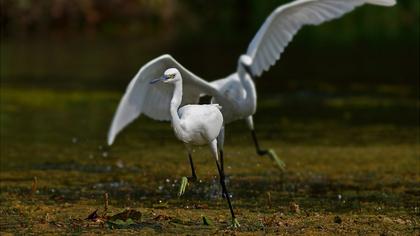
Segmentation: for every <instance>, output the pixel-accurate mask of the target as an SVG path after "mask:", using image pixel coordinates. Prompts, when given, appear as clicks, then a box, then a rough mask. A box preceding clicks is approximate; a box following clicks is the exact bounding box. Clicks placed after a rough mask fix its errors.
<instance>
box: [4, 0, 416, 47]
mask: <svg viewBox="0 0 420 236" xmlns="http://www.w3.org/2000/svg"><path fill="white" fill-rule="evenodd" d="M287 2H290V1H285V0H266V1H259V0H227V1H204V0H194V1H185V0H172V1H164V0H126V1H123V0H109V1H102V0H2V1H0V7H1V11H2V14H1V17H0V19H1V28H2V33H3V34H2V35H3V36H4V37H10V36H23V37H26V36H27V35H31V36H32V35H43V36H45V35H49V34H53V35H65V36H68V35H69V34H80V33H83V34H98V33H99V34H105V35H114V36H124V35H145V34H148V33H155V31H164V32H165V35H166V36H167V37H174V36H175V37H176V35H187V36H189V35H190V34H193V35H195V36H196V37H200V38H202V35H205V38H207V39H211V40H215V39H216V40H219V41H223V40H237V38H241V37H242V36H247V37H245V38H246V40H249V39H248V38H249V37H251V36H252V35H253V34H254V33H255V31H256V30H257V29H258V28H259V27H260V25H261V24H262V22H263V21H264V19H265V18H266V17H267V15H268V14H269V13H270V12H271V11H272V10H273V9H275V8H276V7H277V6H279V5H281V4H284V3H287ZM419 16H420V14H419V1H418V0H400V1H399V2H398V5H397V6H396V7H393V8H391V9H386V10H384V8H382V7H372V6H370V7H363V8H361V9H359V10H357V11H356V12H355V13H352V14H349V15H348V16H346V17H345V18H344V19H340V21H339V23H337V24H334V25H330V26H328V25H327V26H326V27H322V28H321V29H318V28H317V29H316V30H309V31H308V32H305V33H306V36H305V37H301V38H303V39H305V40H311V41H312V40H317V41H318V42H319V43H322V42H324V41H325V40H328V41H331V40H332V38H333V41H334V42H351V41H354V40H355V39H360V40H374V41H375V40H380V41H383V40H385V41H386V40H395V39H398V40H404V41H410V42H417V41H418V35H419V27H418V23H419ZM343 27H345V28H346V29H347V30H346V31H345V32H342V31H341V30H340V29H342V28H343ZM338 32H341V33H338Z"/></svg>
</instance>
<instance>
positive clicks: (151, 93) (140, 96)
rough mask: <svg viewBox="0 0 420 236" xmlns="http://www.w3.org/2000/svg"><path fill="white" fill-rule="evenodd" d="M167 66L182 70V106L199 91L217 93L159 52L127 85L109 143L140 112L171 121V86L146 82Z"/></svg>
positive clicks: (193, 101) (209, 93) (198, 95)
mask: <svg viewBox="0 0 420 236" xmlns="http://www.w3.org/2000/svg"><path fill="white" fill-rule="evenodd" d="M169 68H177V69H178V70H179V72H180V73H181V76H182V81H183V97H182V105H186V104H194V103H198V100H199V98H200V94H201V93H205V94H208V95H216V94H217V91H216V90H215V89H214V88H213V87H212V86H211V85H210V84H209V83H208V82H206V81H204V80H203V79H201V78H199V77H198V76H196V75H195V74H193V73H191V72H190V71H188V70H187V69H185V68H184V67H183V66H182V65H181V64H179V63H178V62H177V61H176V60H175V59H174V58H172V57H171V56H170V55H162V56H160V57H158V58H156V59H154V60H152V61H150V62H148V63H147V64H146V65H144V66H143V67H142V68H141V69H140V70H139V72H138V73H137V74H136V76H134V78H133V79H132V80H131V82H130V84H129V85H128V87H127V90H126V92H125V94H124V96H123V97H122V99H121V101H120V104H119V105H118V108H117V111H116V113H115V115H114V119H113V120H112V124H111V128H110V130H109V132H108V144H109V145H111V144H112V143H113V142H114V139H115V137H116V135H117V134H118V133H119V132H120V131H121V130H122V129H123V128H124V127H126V126H127V125H128V124H130V123H131V122H132V121H133V120H134V119H136V118H137V117H139V116H140V114H145V115H146V116H148V117H150V118H152V119H155V120H161V121H169V120H170V113H169V107H170V101H171V99H172V94H173V88H172V87H171V86H168V85H167V84H164V83H157V84H153V85H150V84H149V82H150V81H151V80H153V79H156V78H159V77H160V76H162V75H163V73H164V72H165V70H167V69H169Z"/></svg>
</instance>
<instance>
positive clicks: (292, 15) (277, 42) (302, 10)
mask: <svg viewBox="0 0 420 236" xmlns="http://www.w3.org/2000/svg"><path fill="white" fill-rule="evenodd" d="M366 3H368V4H374V5H382V6H392V5H394V4H395V3H396V2H395V0H297V1H294V2H291V3H289V4H285V5H282V6H280V7H278V8H277V9H276V10H274V12H273V13H271V15H270V16H269V17H268V18H267V19H266V21H265V22H264V24H263V25H262V26H261V28H260V29H259V30H258V32H257V34H256V35H255V36H254V38H253V39H252V41H251V43H250V45H249V47H248V50H247V53H246V54H247V55H248V56H250V57H251V58H252V65H251V71H252V73H253V75H255V76H260V75H261V74H262V72H263V71H267V70H268V69H269V68H270V67H271V66H272V65H274V64H275V63H276V61H277V60H279V59H280V56H281V54H282V53H283V51H284V49H285V48H286V47H287V45H288V44H289V43H290V41H291V40H292V38H293V36H294V35H295V34H296V33H297V32H298V31H299V29H300V28H302V26H304V25H319V24H321V23H323V22H326V21H329V20H333V19H336V18H339V17H341V16H343V15H344V14H346V13H348V12H350V11H352V10H353V9H354V8H356V7H358V6H361V5H363V4H366Z"/></svg>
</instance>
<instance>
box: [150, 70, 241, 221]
mask: <svg viewBox="0 0 420 236" xmlns="http://www.w3.org/2000/svg"><path fill="white" fill-rule="evenodd" d="M159 81H163V83H165V84H172V85H173V87H174V88H173V93H172V99H171V102H170V107H169V113H170V117H171V123H172V127H173V129H174V132H175V136H176V137H177V138H178V139H179V140H181V141H182V142H183V143H184V144H185V146H186V148H187V150H188V157H189V160H190V164H191V170H192V176H191V177H189V178H188V179H189V180H192V181H195V180H196V179H197V177H196V174H195V169H194V164H193V160H192V157H191V146H192V145H205V144H209V145H210V149H211V153H212V155H213V157H214V159H215V161H216V166H217V170H218V172H219V177H220V184H221V186H222V189H223V192H224V193H225V196H226V199H227V202H228V204H229V209H230V213H231V215H232V225H233V226H234V227H237V226H239V223H238V221H237V220H236V218H235V213H234V212H233V208H232V204H231V202H230V196H229V193H228V191H227V189H226V184H225V175H224V172H223V171H222V169H221V167H220V164H219V157H218V151H217V147H218V145H217V136H219V133H220V131H221V129H222V125H223V115H222V113H221V112H220V109H221V107H220V106H219V105H218V104H210V105H186V106H182V107H181V108H179V107H180V106H181V103H182V90H183V84H182V76H181V74H180V73H179V71H178V70H177V69H176V68H170V69H167V70H166V71H165V72H164V75H163V76H162V77H160V78H158V79H155V80H152V81H150V82H149V83H150V84H155V83H157V82H159ZM162 88H163V87H162ZM166 88H167V89H171V88H168V87H166ZM156 91H159V90H156ZM167 91H168V90H167ZM185 179H187V178H185ZM181 186H183V189H181V194H182V193H183V191H185V186H186V184H182V185H181Z"/></svg>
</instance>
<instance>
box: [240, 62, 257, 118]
mask: <svg viewBox="0 0 420 236" xmlns="http://www.w3.org/2000/svg"><path fill="white" fill-rule="evenodd" d="M238 75H239V79H240V80H241V83H242V86H243V87H244V89H245V91H246V98H245V100H244V103H245V104H246V105H247V107H250V108H251V109H252V110H253V111H252V113H255V110H256V109H257V90H256V89H255V83H254V81H253V80H252V77H251V75H250V74H249V73H248V72H247V71H246V70H245V68H243V67H242V65H239V67H238Z"/></svg>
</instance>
